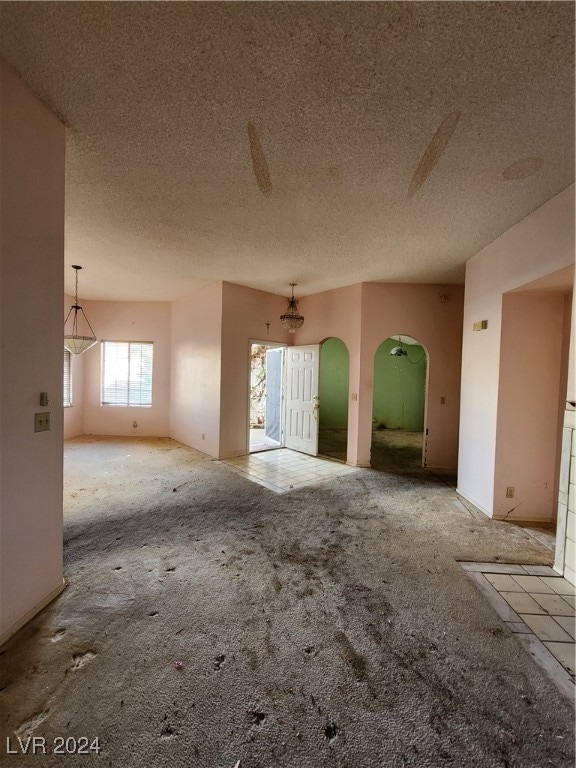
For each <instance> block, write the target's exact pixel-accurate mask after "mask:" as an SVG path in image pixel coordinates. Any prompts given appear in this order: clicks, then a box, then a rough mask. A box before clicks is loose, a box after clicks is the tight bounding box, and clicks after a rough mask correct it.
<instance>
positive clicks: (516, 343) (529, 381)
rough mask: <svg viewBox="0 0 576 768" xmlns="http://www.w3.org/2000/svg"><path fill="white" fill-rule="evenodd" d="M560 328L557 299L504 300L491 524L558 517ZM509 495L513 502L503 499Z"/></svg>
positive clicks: (532, 295) (523, 296)
mask: <svg viewBox="0 0 576 768" xmlns="http://www.w3.org/2000/svg"><path fill="white" fill-rule="evenodd" d="M563 325H564V297H563V295H562V294H561V293H536V292H519V293H514V292H513V293H507V294H505V295H504V297H503V302H502V333H501V340H500V375H499V383H498V403H499V404H498V415H497V424H496V469H495V477H494V508H493V516H494V517H495V518H501V519H506V520H510V521H512V520H530V521H539V522H553V521H554V519H555V517H556V503H557V499H558V489H557V477H558V475H557V471H556V468H557V462H558V456H557V453H558V449H559V446H558V400H559V394H560V380H561V374H562V370H563V368H564V366H563V360H562V347H563V343H562V342H563ZM563 385H564V389H565V386H566V379H565V378H564V379H563ZM562 401H564V397H562ZM509 487H512V488H514V498H506V489H507V488H509Z"/></svg>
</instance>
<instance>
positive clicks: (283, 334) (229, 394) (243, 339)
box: [213, 283, 294, 458]
mask: <svg viewBox="0 0 576 768" xmlns="http://www.w3.org/2000/svg"><path fill="white" fill-rule="evenodd" d="M285 310H286V299H285V298H283V297H282V296H277V295H276V294H273V293H267V292H266V291H257V290H255V289H253V288H245V287H244V286H241V285H236V284H234V283H223V285H222V358H221V364H222V368H221V390H220V423H219V436H220V437H219V452H218V453H217V454H213V455H217V456H219V458H227V457H230V456H236V455H239V454H243V453H246V450H247V448H248V412H249V380H250V342H251V341H263V342H266V343H278V344H286V345H289V344H292V343H293V338H294V335H293V334H290V333H289V332H288V331H287V330H285V329H284V328H283V327H282V325H281V323H280V315H281V314H282V313H283V312H285Z"/></svg>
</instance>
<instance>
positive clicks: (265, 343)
mask: <svg viewBox="0 0 576 768" xmlns="http://www.w3.org/2000/svg"><path fill="white" fill-rule="evenodd" d="M255 344H256V345H258V344H260V345H261V346H263V347H268V348H269V349H278V348H282V349H286V348H287V346H288V345H287V344H286V342H284V341H270V339H268V340H267V341H262V340H261V339H249V340H248V409H247V411H248V412H247V414H246V453H247V454H248V453H250V403H251V400H252V398H251V396H250V393H251V388H252V380H251V377H252V365H251V353H252V347H253V345H255ZM285 387H286V362H285V360H284V361H283V363H282V401H284V389H285ZM281 420H282V421H281V425H280V438H281V440H280V443H279V445H278V448H283V447H284V407H282V408H281Z"/></svg>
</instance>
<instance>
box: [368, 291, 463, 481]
mask: <svg viewBox="0 0 576 768" xmlns="http://www.w3.org/2000/svg"><path fill="white" fill-rule="evenodd" d="M441 297H447V298H445V299H444V300H443V299H442V298H441ZM463 303H464V291H463V288H462V286H459V285H386V284H384V283H367V284H365V285H364V301H363V312H362V347H363V356H364V358H365V365H364V367H365V370H366V374H367V375H366V378H365V380H364V382H363V385H364V386H363V394H364V399H365V400H367V401H368V402H369V403H370V407H369V412H370V429H371V428H372V388H373V377H374V355H375V354H376V350H377V349H378V347H379V346H380V344H381V343H382V342H383V341H384V340H385V339H387V338H389V337H390V336H395V335H397V334H405V335H407V336H412V337H413V338H414V339H417V340H418V342H419V343H420V344H422V346H423V347H425V349H426V351H427V353H428V386H427V397H426V428H427V429H428V436H427V437H426V466H428V467H432V468H437V469H456V466H457V463H458V421H459V413H460V366H461V356H460V355H461V349H462V311H463ZM442 398H444V403H442ZM364 424H365V425H366V424H367V420H366V419H365V420H364ZM361 438H362V444H363V445H364V446H366V445H368V444H369V440H370V439H371V435H369V434H364V435H361ZM364 450H365V449H364Z"/></svg>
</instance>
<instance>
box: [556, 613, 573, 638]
mask: <svg viewBox="0 0 576 768" xmlns="http://www.w3.org/2000/svg"><path fill="white" fill-rule="evenodd" d="M554 621H556V622H558V624H560V626H561V627H562V629H563V630H564V631H565V632H568V634H569V635H570V637H571V638H572V639H573V640H574V639H576V619H575V618H574V616H554Z"/></svg>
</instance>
